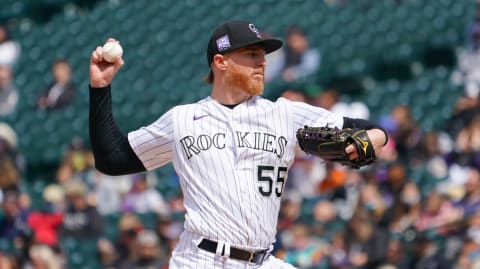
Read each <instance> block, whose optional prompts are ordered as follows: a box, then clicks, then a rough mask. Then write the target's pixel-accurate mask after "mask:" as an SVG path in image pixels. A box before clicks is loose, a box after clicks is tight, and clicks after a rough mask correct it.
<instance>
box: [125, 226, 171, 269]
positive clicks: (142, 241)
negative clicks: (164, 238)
mask: <svg viewBox="0 0 480 269" xmlns="http://www.w3.org/2000/svg"><path fill="white" fill-rule="evenodd" d="M160 254H161V252H160V249H159V241H158V237H157V235H156V234H155V232H153V231H151V230H143V231H141V232H140V233H139V234H138V236H137V240H136V247H135V249H134V253H133V255H132V256H131V257H133V258H131V259H129V260H127V261H126V262H124V263H123V264H122V265H120V267H119V268H120V269H149V268H155V269H157V268H162V267H163V266H164V265H166V264H167V259H166V257H165V256H162V257H161V256H160Z"/></svg>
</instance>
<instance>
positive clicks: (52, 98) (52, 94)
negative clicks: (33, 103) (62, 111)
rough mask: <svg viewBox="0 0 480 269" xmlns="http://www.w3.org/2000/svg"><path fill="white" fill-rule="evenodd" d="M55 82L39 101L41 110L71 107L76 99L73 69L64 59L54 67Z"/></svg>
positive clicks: (54, 64) (59, 60) (58, 61)
mask: <svg viewBox="0 0 480 269" xmlns="http://www.w3.org/2000/svg"><path fill="white" fill-rule="evenodd" d="M52 73H53V82H52V83H51V84H50V85H49V86H48V87H47V89H46V90H45V91H44V92H43V94H42V95H41V96H40V98H39V99H38V101H37V106H38V108H40V109H59V108H63V107H66V106H68V105H70V103H72V102H73V98H74V97H75V91H76V89H75V86H74V85H73V83H72V69H71V67H70V64H69V63H68V62H67V61H66V60H63V59H58V60H56V61H55V62H54V63H53V66H52Z"/></svg>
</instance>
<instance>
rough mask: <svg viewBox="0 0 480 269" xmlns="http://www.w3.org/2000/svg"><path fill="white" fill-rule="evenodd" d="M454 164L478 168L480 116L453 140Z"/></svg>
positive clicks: (479, 156) (479, 157)
mask: <svg viewBox="0 0 480 269" xmlns="http://www.w3.org/2000/svg"><path fill="white" fill-rule="evenodd" d="M455 152H456V154H457V155H458V156H457V157H456V162H459V163H460V164H462V165H467V166H468V165H474V166H478V167H480V114H478V115H476V116H475V117H474V118H473V119H472V121H471V122H470V123H469V124H468V125H467V126H465V127H463V128H462V129H461V130H460V132H459V133H458V135H457V136H456V138H455Z"/></svg>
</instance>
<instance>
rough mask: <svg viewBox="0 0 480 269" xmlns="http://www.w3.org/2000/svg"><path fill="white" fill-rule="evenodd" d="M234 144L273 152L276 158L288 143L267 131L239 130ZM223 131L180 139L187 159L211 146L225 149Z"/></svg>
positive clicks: (281, 155)
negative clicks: (211, 134) (251, 131)
mask: <svg viewBox="0 0 480 269" xmlns="http://www.w3.org/2000/svg"><path fill="white" fill-rule="evenodd" d="M235 133H236V136H235V137H236V146H237V147H238V148H244V147H246V148H249V149H255V150H262V151H267V152H272V153H274V154H275V155H276V156H277V157H278V158H282V157H283V154H284V153H285V147H286V145H287V143H288V141H287V139H286V138H285V137H284V136H279V137H278V138H277V136H276V135H273V134H269V133H260V132H254V133H253V134H252V133H250V132H241V131H236V132H235ZM225 136H226V134H225V133H216V134H214V135H213V136H212V137H210V136H209V135H207V134H202V135H199V136H198V137H197V138H195V137H193V136H191V135H189V136H185V137H183V138H182V139H180V143H181V144H182V148H183V151H184V153H185V155H186V156H187V158H188V159H190V158H192V157H193V156H194V155H197V154H199V153H200V152H201V151H206V150H209V149H210V148H211V147H212V146H213V147H215V148H216V149H225V146H226V145H225Z"/></svg>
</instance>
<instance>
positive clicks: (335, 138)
mask: <svg viewBox="0 0 480 269" xmlns="http://www.w3.org/2000/svg"><path fill="white" fill-rule="evenodd" d="M297 140H298V143H299V145H300V147H301V148H302V150H303V151H305V152H306V153H309V154H312V155H315V156H318V157H320V158H322V159H324V160H326V161H334V162H339V163H341V164H343V165H346V166H349V167H351V168H356V169H358V168H360V167H362V166H364V165H367V164H371V163H372V162H373V161H375V158H376V157H375V150H374V148H373V145H372V142H371V141H370V138H369V137H368V134H367V132H366V131H365V130H363V129H338V128H330V127H308V126H305V127H304V128H300V129H298V131H297ZM349 144H356V146H357V152H358V158H356V159H354V160H350V159H349V158H348V155H347V153H346V152H345V148H346V147H347V146H348V145H349Z"/></svg>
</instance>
